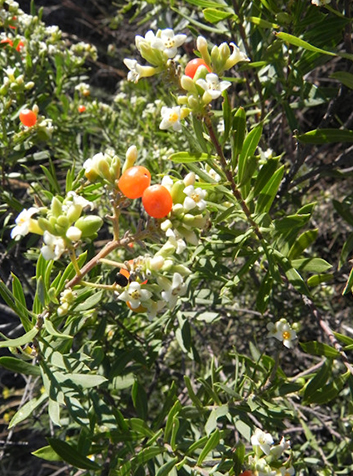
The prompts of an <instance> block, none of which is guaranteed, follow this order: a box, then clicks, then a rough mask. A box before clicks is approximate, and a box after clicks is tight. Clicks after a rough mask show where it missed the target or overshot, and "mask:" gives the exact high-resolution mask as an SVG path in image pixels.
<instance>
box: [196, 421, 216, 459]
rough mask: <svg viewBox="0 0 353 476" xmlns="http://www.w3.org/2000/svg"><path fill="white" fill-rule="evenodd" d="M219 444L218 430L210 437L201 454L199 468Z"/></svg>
mask: <svg viewBox="0 0 353 476" xmlns="http://www.w3.org/2000/svg"><path fill="white" fill-rule="evenodd" d="M218 444H219V430H216V431H214V432H213V433H212V435H211V436H209V438H208V440H207V443H206V445H205V446H204V448H203V450H202V451H201V453H200V456H199V457H198V460H197V463H196V464H197V466H200V465H201V464H202V462H203V461H204V459H205V458H206V456H207V455H208V453H210V452H211V451H212V450H213V449H214V448H215V447H216V446H217V445H218Z"/></svg>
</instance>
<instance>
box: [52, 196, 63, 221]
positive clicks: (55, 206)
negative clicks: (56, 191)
mask: <svg viewBox="0 0 353 476" xmlns="http://www.w3.org/2000/svg"><path fill="white" fill-rule="evenodd" d="M50 211H51V213H52V215H53V216H54V217H59V216H60V215H61V214H62V204H61V201H60V200H59V199H58V198H56V197H53V199H52V201H51V206H50Z"/></svg>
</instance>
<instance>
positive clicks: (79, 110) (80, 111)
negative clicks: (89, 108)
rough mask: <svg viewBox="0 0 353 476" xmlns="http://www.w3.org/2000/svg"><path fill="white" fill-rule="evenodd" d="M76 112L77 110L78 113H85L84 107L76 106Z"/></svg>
mask: <svg viewBox="0 0 353 476" xmlns="http://www.w3.org/2000/svg"><path fill="white" fill-rule="evenodd" d="M77 110H78V112H79V113H82V112H85V110H86V106H84V105H83V104H80V105H79V106H78V108H77Z"/></svg>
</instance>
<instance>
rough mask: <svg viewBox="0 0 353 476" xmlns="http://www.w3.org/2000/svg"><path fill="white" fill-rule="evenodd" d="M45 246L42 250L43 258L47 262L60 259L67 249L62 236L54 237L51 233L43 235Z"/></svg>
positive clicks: (46, 232) (47, 232)
mask: <svg viewBox="0 0 353 476" xmlns="http://www.w3.org/2000/svg"><path fill="white" fill-rule="evenodd" d="M43 241H44V243H45V245H44V246H43V247H42V249H41V253H42V255H43V258H44V259H46V260H50V259H54V260H56V259H59V258H60V256H61V255H62V254H63V253H64V251H65V249H66V245H65V241H64V240H63V239H62V238H61V237H60V236H54V235H52V234H51V233H49V231H45V232H44V235H43Z"/></svg>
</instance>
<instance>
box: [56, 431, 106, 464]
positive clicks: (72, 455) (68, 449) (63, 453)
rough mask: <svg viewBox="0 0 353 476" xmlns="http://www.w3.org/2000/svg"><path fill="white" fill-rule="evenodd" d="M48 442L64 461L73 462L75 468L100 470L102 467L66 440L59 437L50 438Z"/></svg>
mask: <svg viewBox="0 0 353 476" xmlns="http://www.w3.org/2000/svg"><path fill="white" fill-rule="evenodd" d="M48 443H49V444H50V446H51V447H52V448H53V450H54V451H55V453H57V454H58V455H59V456H60V457H61V458H62V459H63V460H64V461H66V462H67V463H69V464H71V465H72V466H74V467H75V468H80V469H87V470H89V469H91V470H93V471H98V470H100V469H101V467H100V465H99V464H97V463H95V462H94V461H91V460H90V459H89V458H86V456H84V455H82V454H81V453H79V451H78V450H76V448H74V447H73V446H71V445H69V443H66V441H62V440H59V439H57V438H48Z"/></svg>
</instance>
